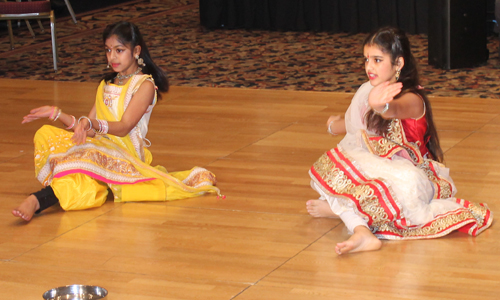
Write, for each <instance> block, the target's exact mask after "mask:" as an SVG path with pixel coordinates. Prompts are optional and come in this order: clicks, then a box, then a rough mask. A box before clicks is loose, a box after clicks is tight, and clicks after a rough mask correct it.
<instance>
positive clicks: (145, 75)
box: [12, 22, 219, 221]
mask: <svg viewBox="0 0 500 300" xmlns="http://www.w3.org/2000/svg"><path fill="white" fill-rule="evenodd" d="M103 42H104V44H105V49H106V56H107V60H108V67H111V68H112V69H113V72H112V73H111V74H108V75H106V76H105V77H104V78H103V80H102V81H101V83H100V85H99V87H98V89H97V95H96V101H95V104H94V106H93V107H92V109H91V110H90V113H89V114H88V116H82V117H80V118H79V119H77V118H75V117H74V116H72V115H69V114H66V113H64V112H62V111H61V109H59V108H57V107H54V106H43V107H39V108H35V109H33V110H31V112H30V113H29V114H28V115H26V116H25V117H24V119H23V121H22V123H23V124H24V123H27V122H31V121H34V120H37V119H40V118H49V119H50V120H52V121H57V120H59V121H60V122H62V123H63V124H64V125H65V126H66V130H64V129H60V128H57V127H53V126H49V125H44V126H42V127H41V128H40V129H39V130H38V131H37V133H36V134H35V138H34V143H35V174H36V177H37V179H38V180H39V181H40V182H41V183H42V184H43V185H44V186H45V188H44V189H42V190H41V191H38V192H36V193H34V194H32V195H30V196H29V197H28V198H26V199H25V200H24V201H23V202H22V203H21V204H20V205H19V207H17V208H16V209H14V210H13V211H12V214H13V215H14V216H17V217H21V218H22V219H24V220H26V221H29V220H31V218H32V217H33V215H34V214H35V213H38V212H40V211H42V210H43V209H46V208H48V207H50V206H52V205H54V204H56V203H59V204H60V205H61V207H62V208H63V209H64V210H80V209H86V208H92V207H98V206H101V205H103V204H104V202H105V201H106V198H107V196H108V191H109V190H111V191H112V193H113V195H114V198H115V201H117V202H121V201H166V200H176V199H182V198H188V197H195V196H198V195H202V194H204V193H217V194H218V193H219V190H218V188H216V187H215V186H214V185H215V181H216V180H215V176H214V175H213V174H212V173H211V172H209V171H207V170H205V169H203V168H199V167H195V168H193V169H191V170H189V171H183V172H176V173H167V171H166V170H165V169H164V168H163V167H161V166H157V167H152V166H151V165H150V164H151V161H152V155H151V153H150V152H149V150H148V149H147V147H148V146H149V141H148V140H147V139H146V134H147V132H148V123H149V119H150V117H151V112H152V110H153V108H154V106H155V105H156V100H157V93H156V90H157V89H158V90H160V91H161V92H166V91H167V90H168V81H167V78H166V76H165V74H164V72H163V71H162V70H161V69H160V68H159V67H158V66H157V65H156V64H155V63H154V62H153V61H152V59H151V57H150V55H149V51H148V49H147V47H146V44H145V43H144V41H143V38H142V35H141V33H140V32H139V29H138V28H137V26H135V25H134V24H132V23H128V22H119V23H116V24H113V25H109V26H108V27H106V29H105V30H104V33H103ZM159 96H161V94H160V95H159ZM71 129H72V130H73V133H71V132H70V131H68V130H71Z"/></svg>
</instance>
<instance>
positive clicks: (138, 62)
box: [135, 54, 146, 67]
mask: <svg viewBox="0 0 500 300" xmlns="http://www.w3.org/2000/svg"><path fill="white" fill-rule="evenodd" d="M135 59H137V64H138V65H139V66H143V67H145V66H146V64H145V63H144V59H142V58H141V57H139V54H136V55H135Z"/></svg>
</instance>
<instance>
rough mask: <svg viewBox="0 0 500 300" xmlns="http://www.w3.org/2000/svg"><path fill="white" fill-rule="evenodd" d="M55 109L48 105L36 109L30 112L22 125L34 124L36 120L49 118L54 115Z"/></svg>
mask: <svg viewBox="0 0 500 300" xmlns="http://www.w3.org/2000/svg"><path fill="white" fill-rule="evenodd" d="M53 109H54V107H53V106H48V105H46V106H42V107H37V108H34V109H32V110H31V111H30V113H29V114H27V115H26V116H24V117H23V121H22V122H21V124H25V123H29V122H33V121H35V120H38V119H42V118H48V117H50V115H51V114H52V112H53Z"/></svg>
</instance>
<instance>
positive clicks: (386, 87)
mask: <svg viewBox="0 0 500 300" xmlns="http://www.w3.org/2000/svg"><path fill="white" fill-rule="evenodd" d="M402 88H403V84H402V83H401V82H396V83H390V82H389V81H386V82H383V83H381V84H379V85H377V86H376V87H374V88H373V89H372V90H371V91H370V95H369V96H368V104H369V105H370V107H371V108H373V109H374V110H375V111H382V110H383V108H384V106H385V105H386V104H387V103H390V102H391V101H392V100H394V97H395V96H396V95H398V94H399V93H400V92H401V89H402Z"/></svg>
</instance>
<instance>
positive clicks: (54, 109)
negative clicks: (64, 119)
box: [49, 106, 57, 121]
mask: <svg viewBox="0 0 500 300" xmlns="http://www.w3.org/2000/svg"><path fill="white" fill-rule="evenodd" d="M56 111H57V106H52V111H51V112H50V116H49V120H51V121H54V118H55V117H56Z"/></svg>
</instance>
